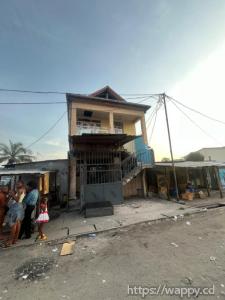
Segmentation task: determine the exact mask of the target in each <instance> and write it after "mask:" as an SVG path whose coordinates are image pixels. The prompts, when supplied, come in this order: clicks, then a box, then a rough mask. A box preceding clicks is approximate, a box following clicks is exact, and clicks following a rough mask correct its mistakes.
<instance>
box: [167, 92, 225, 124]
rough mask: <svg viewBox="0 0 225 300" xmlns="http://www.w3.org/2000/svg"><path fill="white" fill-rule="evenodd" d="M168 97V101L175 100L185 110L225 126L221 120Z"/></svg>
mask: <svg viewBox="0 0 225 300" xmlns="http://www.w3.org/2000/svg"><path fill="white" fill-rule="evenodd" d="M166 97H167V98H168V99H170V100H173V101H175V102H176V103H178V104H180V105H182V106H183V107H185V108H187V109H189V110H191V111H193V112H195V113H197V114H199V115H201V116H203V117H205V118H208V119H209V120H211V121H214V122H218V123H221V124H223V125H225V122H224V121H221V120H218V119H215V118H213V117H210V116H208V115H206V114H204V113H202V112H200V111H198V110H197V109H194V108H191V107H190V106H187V105H185V104H183V103H182V102H180V101H178V100H176V99H174V98H173V97H170V96H168V95H166Z"/></svg>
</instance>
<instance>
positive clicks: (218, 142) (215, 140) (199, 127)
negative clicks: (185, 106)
mask: <svg viewBox="0 0 225 300" xmlns="http://www.w3.org/2000/svg"><path fill="white" fill-rule="evenodd" d="M170 102H171V103H172V104H173V105H174V106H175V107H176V108H177V109H178V110H179V111H180V112H181V113H182V114H183V115H185V116H186V118H188V119H189V121H190V122H191V123H192V124H194V125H195V126H196V127H198V129H200V130H201V131H202V132H203V133H204V134H205V135H206V136H207V137H209V138H211V139H212V140H214V142H216V143H217V144H220V145H221V146H222V145H223V144H222V143H221V142H220V141H217V139H215V138H214V137H213V136H211V135H210V134H208V132H206V131H205V130H204V129H203V128H202V127H201V126H199V125H198V124H197V123H196V122H195V121H194V120H193V119H192V118H191V117H189V116H188V115H187V114H186V113H185V112H184V111H183V110H182V109H181V108H180V107H179V106H178V105H177V104H176V103H175V102H174V101H173V100H172V99H170Z"/></svg>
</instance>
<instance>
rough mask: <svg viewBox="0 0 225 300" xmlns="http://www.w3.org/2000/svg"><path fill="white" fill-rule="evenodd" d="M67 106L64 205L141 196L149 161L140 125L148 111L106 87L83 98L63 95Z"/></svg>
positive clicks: (144, 126) (148, 151)
mask: <svg viewBox="0 0 225 300" xmlns="http://www.w3.org/2000/svg"><path fill="white" fill-rule="evenodd" d="M67 106H68V123H69V147H70V151H69V196H70V199H77V198H79V199H80V200H81V208H82V207H83V206H84V205H85V204H86V203H87V202H99V201H100V202H101V201H106V200H107V201H110V202H112V203H120V202H121V201H122V199H123V197H128V196H135V195H138V194H140V193H142V192H143V194H145V193H146V183H145V168H146V167H149V166H152V164H153V161H154V155H153V151H152V150H151V149H150V148H149V147H148V140H147V130H146V124H145V113H146V111H147V110H148V109H149V108H150V106H148V105H143V104H135V103H130V102H127V101H125V100H124V99H123V98H122V97H121V96H120V95H118V94H117V93H116V92H115V91H113V90H112V89H111V88H110V87H108V86H106V87H105V88H103V89H101V90H99V91H97V92H95V93H93V94H91V95H89V96H84V95H79V94H78V95H77V94H67ZM138 121H140V122H141V130H142V134H141V135H140V136H137V135H136V130H135V124H136V123H137V122H138Z"/></svg>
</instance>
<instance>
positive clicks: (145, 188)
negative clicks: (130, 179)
mask: <svg viewBox="0 0 225 300" xmlns="http://www.w3.org/2000/svg"><path fill="white" fill-rule="evenodd" d="M142 187H143V196H144V197H145V198H146V197H147V183H146V169H144V170H143V171H142Z"/></svg>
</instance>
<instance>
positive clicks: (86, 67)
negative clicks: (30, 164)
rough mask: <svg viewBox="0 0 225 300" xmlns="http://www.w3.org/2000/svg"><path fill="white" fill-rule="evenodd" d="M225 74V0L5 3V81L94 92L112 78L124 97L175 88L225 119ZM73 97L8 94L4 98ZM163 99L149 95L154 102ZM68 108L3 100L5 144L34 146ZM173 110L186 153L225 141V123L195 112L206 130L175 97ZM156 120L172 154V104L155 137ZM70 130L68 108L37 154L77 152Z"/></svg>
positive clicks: (0, 25) (177, 141)
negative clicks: (70, 146) (72, 146)
mask: <svg viewBox="0 0 225 300" xmlns="http://www.w3.org/2000/svg"><path fill="white" fill-rule="evenodd" d="M224 78H225V1H224V0H189V1H183V0H182V1H181V0H168V1H167V0H157V1H156V0H155V1H153V0H123V1H121V0H113V1H112V0H80V1H76V0H67V1H62V0H61V1H60V0H54V1H53V0H40V1H34V0H20V1H16V0H8V1H1V4H0V88H8V89H23V90H24V89H25V90H41V91H49V90H50V91H66V92H74V93H91V92H93V91H95V90H97V89H99V88H101V87H103V86H105V85H110V86H111V87H112V88H113V89H114V90H115V91H117V92H118V93H120V94H124V93H163V92H165V93H166V94H168V95H170V96H171V97H174V98H175V99H177V100H179V101H181V102H182V103H184V104H186V105H188V106H191V107H193V108H195V109H197V110H200V111H202V112H203V113H205V114H208V115H210V116H212V117H215V118H217V119H220V120H224V121H225V117H224V108H225V104H224V103H225V102H224V95H223V94H224V84H223V83H224V82H223V81H224ZM64 100H65V96H64V95H40V94H37V95H32V94H18V93H7V92H0V102H10V101H11V102H12V101H13V102H20V101H24V102H26V101H38V102H45V101H64ZM155 102H156V101H155ZM155 102H154V101H153V100H149V104H150V105H152V106H153V108H154V106H155ZM147 103H148V102H146V104H147ZM182 109H183V108H182ZM65 111H66V106H65V105H64V104H57V105H39V106H35V105H29V106H28V105H24V106H22V105H0V142H7V141H8V140H9V139H11V140H12V141H14V142H22V143H23V144H24V145H25V146H28V145H30V144H31V143H32V142H33V141H35V140H36V139H37V138H39V137H40V136H41V135H42V134H43V133H45V132H46V131H47V130H48V129H49V128H50V127H51V126H52V125H53V124H54V123H55V122H56V120H57V119H59V118H60V117H61V116H62V115H63V113H64V112H65ZM150 113H151V110H150V112H149V113H148V114H147V116H146V119H148V118H149V115H150ZM168 113H169V120H170V129H171V137H172V142H173V151H174V156H175V157H176V158H180V157H183V156H184V155H186V154H187V153H189V152H190V151H195V150H198V149H200V148H202V147H214V146H224V145H225V136H224V125H222V124H219V123H216V122H213V121H210V120H208V119H206V118H203V117H201V116H200V115H197V114H195V113H193V112H190V111H188V110H185V113H186V114H188V116H189V117H190V118H191V119H193V120H194V122H196V123H197V124H198V125H199V126H201V127H202V128H203V129H204V130H205V131H206V133H207V134H205V133H203V132H202V131H201V130H200V129H199V128H197V127H196V126H195V125H194V124H193V123H192V122H190V120H188V119H187V118H186V116H184V115H183V114H182V113H181V112H180V111H179V110H178V109H177V108H176V107H175V106H174V105H173V103H171V102H168ZM152 126H153V122H152V123H151V126H149V127H148V134H149V143H150V145H151V147H153V149H154V150H155V155H156V159H157V160H160V159H161V158H162V157H169V147H168V137H167V131H166V124H165V115H164V110H163V107H162V108H161V109H160V110H159V112H158V114H157V119H156V123H155V127H154V131H153V134H152V138H151V139H150V136H151V132H152ZM67 127H68V126H67V116H66V114H65V115H64V117H63V118H62V120H61V121H60V122H59V123H58V124H57V126H56V127H55V128H54V129H53V130H51V131H50V132H49V133H48V134H47V135H46V136H45V137H44V138H43V139H41V140H40V141H39V142H38V143H36V144H35V145H34V146H33V147H32V148H31V149H32V151H33V152H34V154H35V155H36V157H37V159H54V158H64V157H66V156H67V151H68V137H67V132H68V129H67ZM210 136H212V137H210Z"/></svg>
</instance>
